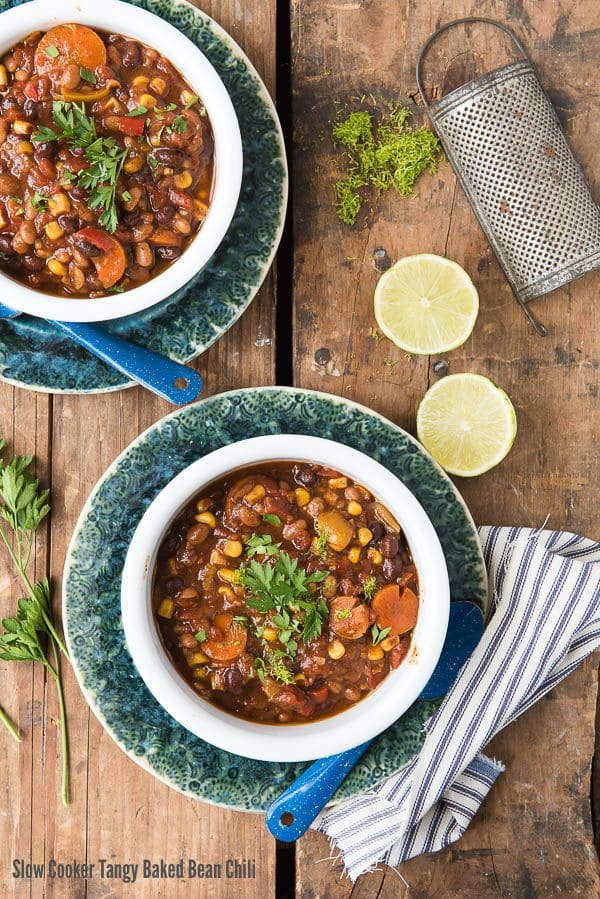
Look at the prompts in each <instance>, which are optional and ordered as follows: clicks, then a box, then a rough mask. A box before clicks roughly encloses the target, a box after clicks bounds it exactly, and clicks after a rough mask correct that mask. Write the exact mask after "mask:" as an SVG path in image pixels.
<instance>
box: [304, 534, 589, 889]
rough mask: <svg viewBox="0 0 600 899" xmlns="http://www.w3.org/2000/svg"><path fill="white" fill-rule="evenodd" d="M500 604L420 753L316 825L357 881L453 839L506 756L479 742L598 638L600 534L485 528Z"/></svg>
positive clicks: (548, 685)
mask: <svg viewBox="0 0 600 899" xmlns="http://www.w3.org/2000/svg"><path fill="white" fill-rule="evenodd" d="M479 536H480V538H481V542H482V545H483V551H484V555H485V560H486V564H487V568H488V574H489V583H490V590H491V594H492V602H494V604H495V612H494V614H493V617H492V618H491V620H490V622H489V624H488V626H487V628H486V630H485V633H484V635H483V638H482V640H481V642H480V644H479V646H478V647H477V649H476V651H475V653H474V654H473V656H472V657H471V659H470V660H469V662H468V663H467V664H466V665H465V666H464V668H463V669H462V670H461V671H460V673H459V675H458V677H457V679H456V681H455V683H454V685H453V687H452V688H451V690H450V692H449V693H448V695H447V696H446V698H445V700H444V702H443V703H442V705H441V707H440V708H439V709H438V711H437V712H436V714H435V715H434V716H433V717H432V718H431V719H430V721H429V722H428V723H427V725H426V734H427V736H426V738H425V743H424V745H423V747H422V749H421V752H420V753H419V755H418V756H417V757H416V758H415V759H414V760H413V761H412V762H410V763H409V764H408V765H407V766H406V767H404V768H403V769H402V770H401V771H399V772H398V773H397V774H395V775H394V776H392V777H390V778H389V780H387V781H385V782H384V783H383V784H380V785H379V786H378V787H376V788H374V789H373V790H371V791H370V792H368V793H365V794H363V795H362V796H360V797H358V798H355V799H351V800H348V801H346V802H344V803H340V804H338V805H332V806H329V807H328V808H327V809H326V810H325V811H324V812H323V813H322V814H321V816H320V817H319V818H318V819H317V821H316V822H315V824H314V826H315V827H316V828H317V829H318V830H321V831H323V832H324V833H326V834H327V835H328V836H329V837H330V838H331V840H332V841H333V842H334V843H335V844H336V845H337V847H338V848H339V850H340V852H341V854H342V857H343V861H344V864H345V868H346V871H347V872H348V874H349V876H350V878H351V879H352V880H356V878H357V877H358V876H359V875H360V874H362V873H364V872H365V871H369V870H372V869H373V868H374V867H376V866H377V865H378V864H379V863H382V862H383V863H385V864H388V865H397V864H399V863H400V862H402V861H405V860H406V859H409V858H412V857H413V856H415V855H420V854H421V853H423V852H433V851H435V850H437V849H442V848H443V847H445V846H447V845H448V844H449V843H453V842H454V841H455V840H458V839H459V838H460V837H461V836H462V834H463V833H464V831H465V830H466V828H467V827H468V825H469V823H470V822H471V819H472V818H473V816H474V814H475V812H476V811H477V809H478V808H479V806H480V805H481V803H482V802H483V800H484V799H485V797H486V796H487V794H488V792H489V790H490V789H491V787H492V786H493V784H494V782H495V780H496V778H497V777H498V775H499V774H501V773H502V771H503V770H504V766H503V765H502V764H501V763H499V762H496V761H492V760H491V759H489V758H486V756H484V755H482V754H481V753H480V750H481V749H482V747H484V746H485V745H486V744H487V743H488V742H489V741H490V740H491V739H492V737H493V736H494V735H495V734H496V733H498V731H500V730H501V729H502V728H503V727H506V725H507V724H510V722H511V721H513V720H514V719H515V718H517V717H518V716H519V715H521V714H522V713H523V712H524V711H525V710H526V709H528V708H529V707H530V706H531V705H533V704H534V703H535V702H537V700H538V699H540V697H542V696H543V695H544V694H545V693H547V692H548V691H549V690H551V689H552V687H554V686H555V685H556V684H557V683H558V682H559V681H561V680H562V679H563V677H566V676H567V675H568V674H569V673H570V672H571V671H573V669H574V668H576V667H577V665H579V664H580V663H581V662H582V661H583V659H585V657H586V656H587V655H589V654H590V653H591V652H592V651H593V650H594V649H595V648H596V647H597V646H598V645H600V544H598V543H594V542H592V541H591V540H587V539H585V538H583V537H577V536H576V535H574V534H567V533H561V532H556V531H547V530H543V531H540V530H533V529H530V528H504V527H485V528H480V530H479Z"/></svg>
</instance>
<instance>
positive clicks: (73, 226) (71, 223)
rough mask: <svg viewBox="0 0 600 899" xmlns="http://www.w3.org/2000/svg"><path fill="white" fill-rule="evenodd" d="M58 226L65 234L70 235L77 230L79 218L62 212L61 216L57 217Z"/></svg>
mask: <svg viewBox="0 0 600 899" xmlns="http://www.w3.org/2000/svg"><path fill="white" fill-rule="evenodd" d="M58 224H59V225H60V227H61V228H62V229H63V231H66V232H67V234H70V233H72V232H73V231H77V230H78V228H79V218H78V217H77V216H76V215H68V213H66V212H63V213H62V215H59V217H58Z"/></svg>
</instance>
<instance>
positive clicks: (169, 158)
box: [154, 149, 185, 169]
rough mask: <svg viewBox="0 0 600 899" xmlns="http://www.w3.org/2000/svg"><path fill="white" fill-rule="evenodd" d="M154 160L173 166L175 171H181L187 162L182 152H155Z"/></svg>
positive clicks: (161, 150)
mask: <svg viewBox="0 0 600 899" xmlns="http://www.w3.org/2000/svg"><path fill="white" fill-rule="evenodd" d="M154 158H155V159H157V160H158V162H161V163H162V164H163V165H168V166H171V168H173V169H180V168H182V167H183V163H184V162H185V153H183V152H182V151H181V150H163V149H160V150H155V151H154Z"/></svg>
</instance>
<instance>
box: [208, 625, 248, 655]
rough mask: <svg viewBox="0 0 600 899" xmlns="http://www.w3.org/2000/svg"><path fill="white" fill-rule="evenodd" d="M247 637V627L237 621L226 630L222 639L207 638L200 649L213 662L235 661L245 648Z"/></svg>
mask: <svg viewBox="0 0 600 899" xmlns="http://www.w3.org/2000/svg"><path fill="white" fill-rule="evenodd" d="M247 639H248V634H247V632H246V628H245V627H244V626H243V625H241V624H239V622H235V624H233V625H232V626H231V627H230V628H229V629H228V630H227V631H225V634H224V636H223V639H222V640H205V641H204V643H201V644H200V649H201V650H202V652H203V653H204V654H205V655H207V656H208V657H209V659H212V661H213V662H233V660H234V659H237V658H238V656H241V654H242V653H243V651H244V650H245V648H246V641H247Z"/></svg>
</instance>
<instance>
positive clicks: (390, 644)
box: [379, 637, 400, 652]
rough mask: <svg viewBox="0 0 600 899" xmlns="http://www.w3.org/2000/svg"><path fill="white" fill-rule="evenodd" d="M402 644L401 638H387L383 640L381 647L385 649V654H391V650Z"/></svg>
mask: <svg viewBox="0 0 600 899" xmlns="http://www.w3.org/2000/svg"><path fill="white" fill-rule="evenodd" d="M399 642H400V637H386V638H385V640H382V641H381V643H380V644H379V646H381V648H382V649H383V651H384V652H389V651H390V649H393V648H394V647H395V646H397V645H398V643H399Z"/></svg>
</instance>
